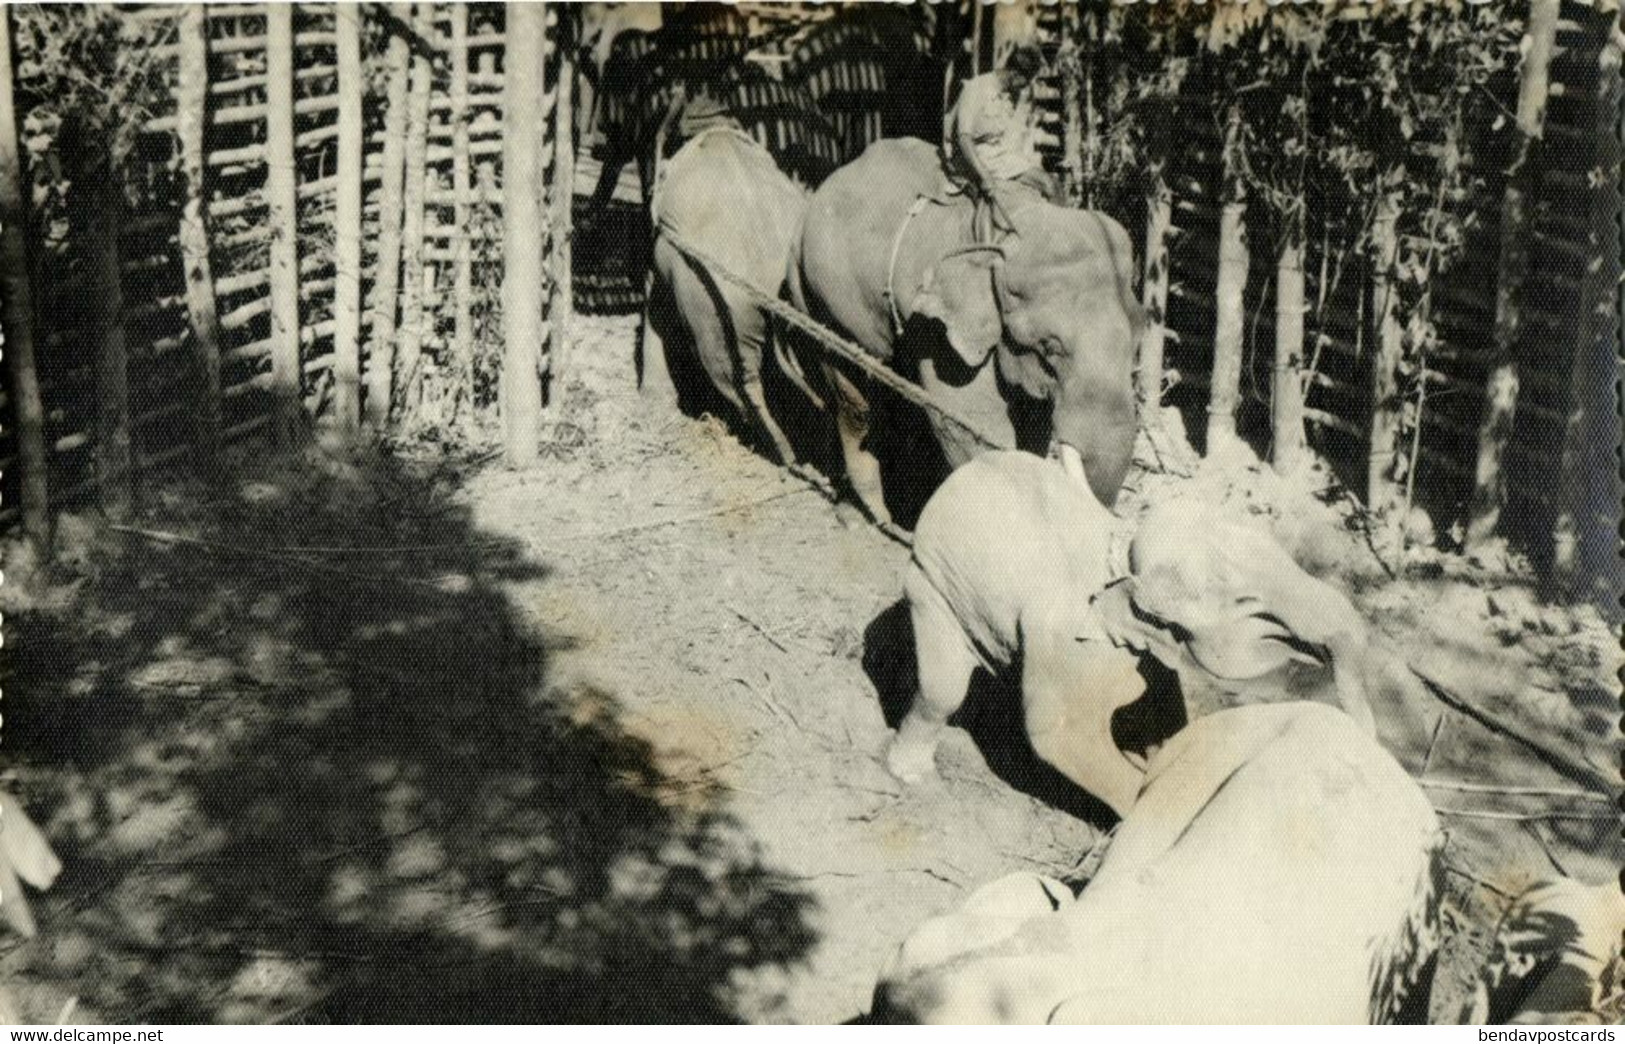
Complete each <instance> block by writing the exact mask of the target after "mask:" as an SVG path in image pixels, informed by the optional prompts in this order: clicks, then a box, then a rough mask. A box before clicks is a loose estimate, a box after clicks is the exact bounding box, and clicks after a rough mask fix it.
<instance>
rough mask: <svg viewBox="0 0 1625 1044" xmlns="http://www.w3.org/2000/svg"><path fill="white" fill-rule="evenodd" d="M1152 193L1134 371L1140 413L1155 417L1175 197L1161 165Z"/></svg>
mask: <svg viewBox="0 0 1625 1044" xmlns="http://www.w3.org/2000/svg"><path fill="white" fill-rule="evenodd" d="M1150 180H1151V191H1150V193H1148V195H1147V197H1146V204H1145V210H1146V221H1145V279H1144V280H1143V287H1142V291H1141V292H1142V296H1143V298H1144V302H1145V332H1144V333H1143V334H1142V335H1141V336H1140V365H1139V366H1138V368H1137V369H1136V375H1137V376H1136V381H1137V387H1138V388H1139V392H1140V405H1141V406H1142V407H1143V409H1142V411H1141V412H1142V413H1144V414H1146V415H1147V416H1149V415H1151V414H1154V413H1155V412H1156V410H1157V409H1158V408H1159V407H1160V406H1161V405H1162V372H1163V353H1164V349H1165V345H1166V341H1167V330H1168V328H1167V326H1165V325H1164V323H1165V322H1166V321H1167V318H1168V233H1169V231H1170V230H1171V229H1172V228H1173V223H1174V194H1173V191H1172V190H1171V189H1170V188H1169V187H1168V181H1167V179H1166V178H1165V177H1163V168H1162V164H1160V163H1159V164H1156V165H1155V166H1154V167H1153V168H1152V170H1151V179H1150Z"/></svg>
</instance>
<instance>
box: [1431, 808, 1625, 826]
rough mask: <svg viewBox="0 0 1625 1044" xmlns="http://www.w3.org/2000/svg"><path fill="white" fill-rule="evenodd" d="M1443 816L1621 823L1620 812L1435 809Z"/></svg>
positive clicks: (1530, 820)
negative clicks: (1609, 821) (1585, 820)
mask: <svg viewBox="0 0 1625 1044" xmlns="http://www.w3.org/2000/svg"><path fill="white" fill-rule="evenodd" d="M1433 811H1435V812H1437V813H1439V815H1441V816H1462V817H1464V818H1469V819H1505V820H1510V821H1512V822H1517V823H1527V822H1533V821H1535V820H1541V819H1589V820H1596V821H1599V822H1600V821H1602V820H1609V819H1611V820H1613V821H1615V822H1618V821H1619V818H1620V815H1619V813H1618V812H1565V811H1561V810H1551V811H1546V812H1490V811H1485V810H1481V809H1476V808H1437V807H1436V808H1434V810H1433Z"/></svg>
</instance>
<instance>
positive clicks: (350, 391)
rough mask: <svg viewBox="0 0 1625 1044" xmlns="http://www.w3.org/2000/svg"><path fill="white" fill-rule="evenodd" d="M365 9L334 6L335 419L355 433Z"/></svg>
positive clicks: (358, 404) (357, 417)
mask: <svg viewBox="0 0 1625 1044" xmlns="http://www.w3.org/2000/svg"><path fill="white" fill-rule="evenodd" d="M361 18H362V15H361V5H360V4H358V3H354V2H347V3H341V4H337V5H335V7H334V8H333V28H334V32H335V34H336V44H337V47H336V51H337V61H338V102H339V113H338V134H339V139H338V198H337V199H336V200H335V201H334V213H333V232H334V241H335V242H334V256H333V379H334V389H333V391H334V395H333V419H334V421H335V423H336V424H337V425H338V429H339V430H340V431H341V432H344V433H345V434H347V435H348V434H353V433H354V432H355V431H356V429H357V428H358V427H359V426H360V424H361V191H362V177H363V173H362V165H363V164H364V163H365V162H366V156H365V153H364V150H363V145H362V140H361V135H362V126H361V119H362V117H361V104H362V101H363V99H364V98H365V96H366V90H367V84H366V80H365V79H364V78H363V69H362V65H361Z"/></svg>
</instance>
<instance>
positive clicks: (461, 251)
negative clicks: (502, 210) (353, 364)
mask: <svg viewBox="0 0 1625 1044" xmlns="http://www.w3.org/2000/svg"><path fill="white" fill-rule="evenodd" d="M468 11H469V9H468V8H467V7H466V6H464V5H462V4H454V5H452V7H451V9H450V11H449V12H448V13H449V14H450V16H451V44H450V47H449V50H450V52H451V188H452V195H453V196H455V197H456V202H455V204H454V205H453V210H454V211H455V217H454V218H453V222H454V223H455V224H456V226H457V228H456V230H455V233H454V234H455V235H456V236H457V239H456V240H455V241H454V254H455V258H456V260H455V262H454V266H455V267H454V272H453V278H452V296H453V298H454V301H453V307H454V309H455V313H456V315H455V321H454V326H453V333H452V363H453V372H454V373H455V375H456V376H455V379H456V381H457V383H458V384H459V385H460V386H461V394H463V395H465V396H467V410H468V413H467V416H466V418H465V419H466V420H467V421H468V422H470V423H472V421H473V412H474V300H473V298H474V244H473V241H472V238H471V236H472V233H473V229H472V227H471V218H470V215H471V213H472V211H473V208H472V207H471V206H470V205H469V201H470V199H471V198H472V192H473V179H472V177H471V176H470V174H471V172H470V170H469V158H468Z"/></svg>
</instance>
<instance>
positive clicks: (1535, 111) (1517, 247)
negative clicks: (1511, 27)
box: [1467, 0, 1562, 548]
mask: <svg viewBox="0 0 1625 1044" xmlns="http://www.w3.org/2000/svg"><path fill="white" fill-rule="evenodd" d="M1561 6H1562V4H1561V0H1530V3H1529V25H1528V27H1527V29H1526V30H1525V33H1524V42H1525V44H1526V45H1527V49H1526V50H1525V51H1524V57H1523V74H1522V76H1521V77H1520V78H1519V83H1518V111H1517V118H1516V120H1515V121H1514V129H1513V134H1514V136H1515V143H1514V145H1513V158H1512V163H1511V165H1510V166H1509V167H1508V168H1507V182H1506V189H1505V191H1504V193H1503V195H1502V197H1501V229H1500V232H1501V237H1500V238H1501V251H1500V265H1499V269H1498V271H1497V273H1496V280H1495V329H1494V333H1493V341H1492V344H1491V349H1490V373H1489V378H1488V380H1487V382H1486V385H1485V389H1484V419H1483V420H1482V421H1481V422H1480V424H1479V428H1478V459H1477V464H1476V466H1475V467H1474V469H1473V494H1472V501H1471V504H1470V507H1469V509H1468V517H1467V546H1468V547H1469V548H1479V547H1482V546H1484V544H1485V543H1486V542H1488V541H1489V540H1490V538H1491V537H1493V536H1494V535H1495V533H1496V530H1497V528H1498V527H1499V525H1500V522H1501V511H1502V509H1503V508H1504V507H1505V506H1506V462H1505V457H1506V448H1507V443H1508V442H1509V441H1510V440H1511V438H1512V429H1513V424H1514V423H1515V421H1516V419H1517V412H1518V360H1517V355H1516V353H1517V346H1518V337H1519V333H1520V327H1521V325H1522V314H1521V310H1522V301H1521V300H1520V298H1521V297H1522V294H1523V284H1524V282H1525V280H1526V279H1527V278H1528V275H1529V223H1530V222H1529V196H1530V195H1531V193H1532V190H1533V189H1534V187H1535V186H1534V180H1533V178H1534V172H1535V166H1536V165H1535V164H1534V163H1533V162H1531V157H1532V153H1533V151H1534V146H1535V142H1536V141H1537V140H1538V139H1539V138H1540V136H1541V130H1542V127H1543V125H1544V123H1545V119H1546V99H1547V97H1548V95H1549V94H1550V91H1551V85H1550V70H1551V61H1552V46H1553V44H1554V43H1555V42H1556V39H1557V18H1558V11H1559V8H1560V7H1561Z"/></svg>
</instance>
